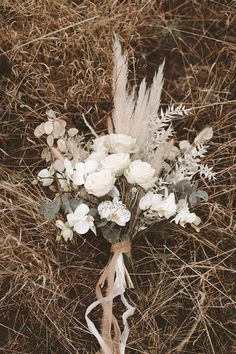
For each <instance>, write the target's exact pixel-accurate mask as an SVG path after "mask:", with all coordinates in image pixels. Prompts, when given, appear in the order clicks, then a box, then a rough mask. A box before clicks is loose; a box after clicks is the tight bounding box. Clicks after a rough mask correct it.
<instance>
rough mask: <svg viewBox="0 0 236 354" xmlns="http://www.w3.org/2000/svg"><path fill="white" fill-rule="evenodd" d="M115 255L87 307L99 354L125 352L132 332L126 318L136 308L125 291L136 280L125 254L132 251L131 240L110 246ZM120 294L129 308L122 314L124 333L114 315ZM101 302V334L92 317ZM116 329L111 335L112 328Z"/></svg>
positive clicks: (91, 330)
mask: <svg viewBox="0 0 236 354" xmlns="http://www.w3.org/2000/svg"><path fill="white" fill-rule="evenodd" d="M111 252H112V253H113V256H112V258H111V259H110V261H109V262H108V264H107V266H106V267H105V268H104V270H103V271H102V274H101V276H100V278H99V280H98V282H97V285H96V297H97V300H96V301H94V302H93V303H92V304H91V305H90V306H89V307H88V308H87V310H86V313H85V318H86V321H87V325H88V328H89V330H90V332H91V333H92V334H93V335H94V336H95V337H96V338H97V340H98V342H99V344H100V347H101V349H100V352H99V353H97V354H124V353H125V347H126V342H127V339H128V335H129V327H128V322H127V318H128V317H129V316H131V315H132V314H133V313H134V310H135V308H134V307H132V306H131V305H130V304H129V303H128V301H127V300H126V298H125V296H124V293H125V289H126V288H127V286H128V287H129V288H133V283H132V281H131V278H130V276H129V273H128V270H127V268H126V267H125V264H124V258H123V254H124V253H126V254H130V252H131V244H130V242H129V241H122V242H119V243H115V244H113V245H112V246H111ZM105 282H106V283H107V288H106V295H105V296H103V294H102V291H101V288H102V287H103V286H104V284H105ZM117 296H120V297H121V301H122V302H123V304H124V306H125V307H126V309H127V310H126V311H125V312H124V313H123V315H122V321H123V326H124V330H123V332H122V333H121V330H120V327H119V324H118V321H117V319H116V317H115V316H114V314H113V311H112V309H113V299H114V298H115V297H117ZM98 305H101V306H102V308H103V317H102V324H101V334H100V333H99V332H98V330H97V328H96V327H95V325H94V323H93V322H92V321H91V320H90V319H89V317H88V315H89V313H90V312H91V311H92V310H93V309H94V308H95V307H97V306H98ZM112 327H113V331H114V337H113V338H112V335H111V331H112Z"/></svg>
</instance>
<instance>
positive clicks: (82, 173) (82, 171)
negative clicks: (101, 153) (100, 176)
mask: <svg viewBox="0 0 236 354" xmlns="http://www.w3.org/2000/svg"><path fill="white" fill-rule="evenodd" d="M97 168H98V162H97V161H95V160H88V161H85V162H77V163H76V164H75V171H74V172H73V176H72V181H73V183H74V184H75V185H76V186H82V185H83V184H84V183H85V180H86V177H87V175H88V174H90V173H92V172H95V171H96V169H97Z"/></svg>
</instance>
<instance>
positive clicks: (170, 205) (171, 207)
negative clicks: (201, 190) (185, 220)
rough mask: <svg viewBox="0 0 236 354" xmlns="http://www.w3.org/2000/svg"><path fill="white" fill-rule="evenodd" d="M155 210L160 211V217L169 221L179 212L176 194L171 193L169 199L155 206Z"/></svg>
mask: <svg viewBox="0 0 236 354" xmlns="http://www.w3.org/2000/svg"><path fill="white" fill-rule="evenodd" d="M153 210H154V211H158V214H159V216H160V217H161V218H162V217H165V218H166V219H169V218H170V217H171V216H173V215H174V214H175V213H176V211H177V205H176V203H175V195H174V193H170V194H169V196H168V197H167V198H164V199H163V200H162V201H160V202H159V203H158V204H157V205H153Z"/></svg>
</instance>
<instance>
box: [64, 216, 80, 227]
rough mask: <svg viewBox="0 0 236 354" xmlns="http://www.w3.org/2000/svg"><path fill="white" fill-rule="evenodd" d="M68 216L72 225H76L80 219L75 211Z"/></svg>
mask: <svg viewBox="0 0 236 354" xmlns="http://www.w3.org/2000/svg"><path fill="white" fill-rule="evenodd" d="M66 218H67V220H68V223H69V225H70V226H74V225H75V224H76V223H77V222H78V220H79V219H78V216H76V215H75V214H74V213H70V214H67V216H66Z"/></svg>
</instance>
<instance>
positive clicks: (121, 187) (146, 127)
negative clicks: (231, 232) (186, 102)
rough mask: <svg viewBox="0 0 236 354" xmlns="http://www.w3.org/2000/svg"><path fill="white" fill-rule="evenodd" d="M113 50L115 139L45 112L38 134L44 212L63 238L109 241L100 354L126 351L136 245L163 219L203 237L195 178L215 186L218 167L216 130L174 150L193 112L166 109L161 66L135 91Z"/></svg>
mask: <svg viewBox="0 0 236 354" xmlns="http://www.w3.org/2000/svg"><path fill="white" fill-rule="evenodd" d="M113 52H114V54H113V64H114V70H113V97H114V108H113V112H112V117H111V118H109V119H108V122H107V129H108V133H107V134H104V135H98V134H97V132H96V131H95V130H94V129H93V127H92V126H91V125H90V124H89V122H88V121H87V119H86V117H85V116H83V119H84V122H85V124H86V125H87V127H88V128H89V130H90V132H91V136H92V138H91V139H89V140H87V141H86V140H85V138H84V136H83V134H80V132H79V130H78V129H77V128H75V127H70V128H68V127H67V123H66V121H64V120H63V119H61V118H60V115H59V114H57V113H56V112H54V111H53V110H49V111H47V112H46V116H47V121H45V122H43V123H41V124H40V125H39V126H37V127H36V129H35V131H34V134H35V136H36V137H37V138H41V137H46V143H47V147H46V148H45V149H44V150H43V151H42V158H43V159H45V160H46V163H47V164H48V167H47V168H44V169H42V170H41V171H40V172H39V173H38V176H37V181H39V182H40V183H42V185H43V186H45V187H48V188H49V189H50V190H51V191H52V192H54V193H55V198H54V199H53V200H52V201H50V202H48V203H45V204H43V205H42V206H41V212H42V213H43V214H44V216H45V217H46V218H47V219H48V220H52V219H54V218H56V222H55V224H56V226H57V227H58V229H59V230H60V231H59V234H58V236H57V239H58V240H64V241H66V242H68V241H70V240H72V239H73V237H76V234H79V235H85V234H86V233H88V232H89V231H91V232H92V233H94V235H95V237H104V238H105V239H106V240H107V241H109V242H110V243H111V253H112V257H111V258H110V260H109V262H108V264H107V266H106V267H105V268H104V271H103V272H102V274H101V276H100V279H99V280H98V283H97V285H96V297H97V300H96V301H94V303H92V304H91V305H90V306H89V307H88V308H87V310H86V313H85V318H86V321H87V325H88V328H89V330H90V332H91V333H92V334H94V336H95V337H96V338H97V340H98V342H99V344H100V347H101V353H103V354H112V353H116V354H120V353H125V348H126V342H127V338H128V335H129V328H128V322H127V319H128V317H129V316H130V315H132V314H133V312H134V310H135V309H134V307H132V306H131V305H130V304H129V303H128V301H127V299H126V297H125V290H126V288H127V287H129V288H132V287H133V283H132V280H131V278H130V276H129V272H128V270H127V268H126V266H125V262H124V255H125V254H127V255H130V253H131V243H132V240H133V239H134V238H135V236H136V235H137V234H138V233H140V232H142V233H144V232H146V231H147V230H148V229H149V228H150V227H151V226H152V225H153V224H155V223H157V222H160V221H162V220H165V221H168V222H174V223H176V224H179V225H180V227H186V226H187V227H193V228H194V229H195V230H196V231H197V232H199V230H200V227H201V226H200V225H201V219H200V218H199V217H198V216H197V215H196V214H195V213H194V212H193V211H192V208H194V206H195V205H196V204H197V203H198V202H199V201H200V200H207V197H208V195H207V193H206V192H205V191H202V190H200V189H198V186H197V183H196V182H194V179H195V177H196V176H197V175H198V176H200V177H201V178H203V179H208V180H212V179H214V178H215V173H214V172H213V171H212V167H208V166H207V165H206V164H203V163H201V159H202V158H203V157H204V156H205V154H206V152H207V145H206V143H207V142H208V141H209V140H210V139H211V138H212V136H213V131H212V128H210V127H206V128H204V129H203V130H202V131H200V132H199V134H198V135H197V136H196V137H195V139H194V140H193V142H189V141H188V140H182V141H180V142H179V143H178V144H177V143H176V142H175V140H174V138H173V135H174V130H173V126H172V122H173V121H174V120H175V119H177V118H180V117H183V116H187V115H188V114H189V113H190V110H189V109H186V108H185V107H184V106H183V105H179V106H178V107H174V106H170V107H168V108H167V109H166V110H165V111H164V110H163V109H159V106H160V97H161V91H162V86H163V67H164V63H163V64H162V65H160V67H159V69H158V72H157V73H156V74H155V75H154V78H153V82H152V84H151V86H150V87H147V84H146V80H145V79H144V80H143V81H142V82H141V84H140V86H139V89H138V91H137V90H136V88H133V89H132V90H129V88H128V79H127V77H128V63H127V54H126V53H122V48H121V45H120V42H119V40H118V38H117V37H116V36H115V38H114V42H113ZM96 235H97V236H96ZM103 287H105V293H104V291H103V292H102V288H103ZM119 296H120V298H121V301H122V303H123V304H124V306H125V308H126V310H125V312H124V313H123V315H122V321H123V326H122V327H123V332H122V333H121V329H120V325H119V322H118V320H117V318H116V317H115V315H114V313H113V300H114V298H116V297H119ZM99 305H101V306H102V309H103V318H102V324H101V331H100V332H99V330H98V329H97V328H96V327H95V325H94V323H93V322H92V321H91V319H90V318H89V315H90V312H91V311H92V310H93V309H94V308H95V307H96V306H99Z"/></svg>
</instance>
